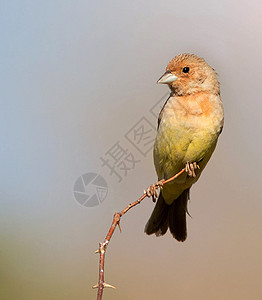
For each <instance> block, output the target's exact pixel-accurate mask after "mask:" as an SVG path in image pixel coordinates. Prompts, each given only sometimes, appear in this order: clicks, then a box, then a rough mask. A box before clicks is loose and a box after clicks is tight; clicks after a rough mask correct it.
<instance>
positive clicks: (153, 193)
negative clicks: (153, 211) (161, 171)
mask: <svg viewBox="0 0 262 300" xmlns="http://www.w3.org/2000/svg"><path fill="white" fill-rule="evenodd" d="M163 182H164V180H159V181H158V182H156V183H155V184H151V185H150V187H148V188H147V189H146V190H145V191H144V193H145V194H146V195H147V197H149V198H150V197H152V200H153V202H156V199H157V198H158V196H159V195H158V191H157V189H158V188H159V187H160V188H162V187H163Z"/></svg>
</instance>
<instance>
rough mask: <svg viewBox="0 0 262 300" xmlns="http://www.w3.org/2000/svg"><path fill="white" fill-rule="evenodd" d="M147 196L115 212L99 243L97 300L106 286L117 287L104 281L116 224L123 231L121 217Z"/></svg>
mask: <svg viewBox="0 0 262 300" xmlns="http://www.w3.org/2000/svg"><path fill="white" fill-rule="evenodd" d="M184 172H185V168H184V169H182V170H181V171H180V172H178V173H177V174H176V175H174V176H173V177H171V178H169V179H163V180H162V185H164V184H166V183H168V182H170V181H172V180H174V179H176V178H177V177H178V176H180V175H181V174H182V173H184ZM158 187H159V185H158V184H155V188H156V189H157V188H158ZM146 197H147V194H146V193H144V194H143V195H142V196H141V197H140V198H139V199H138V200H136V201H135V202H133V203H131V204H129V205H128V206H127V207H126V208H124V209H123V210H122V211H121V212H118V213H115V214H114V218H113V222H112V224H111V227H110V229H109V231H108V234H107V236H106V238H105V240H104V242H103V243H99V248H98V250H96V251H95V253H99V255H100V259H99V279H98V283H97V284H96V285H94V286H93V288H98V292H97V300H102V295H103V290H104V288H106V287H108V288H113V289H115V287H114V286H113V285H111V284H108V283H105V281H104V266H105V254H106V248H107V246H108V244H109V242H110V240H111V237H112V236H113V233H114V231H115V229H116V226H119V229H120V231H121V227H120V219H121V217H122V216H123V215H124V214H126V213H127V212H128V211H129V210H130V209H131V208H133V207H134V206H136V205H137V204H139V203H140V202H142V201H143V200H144V199H145V198H146Z"/></svg>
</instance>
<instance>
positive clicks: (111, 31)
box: [0, 0, 262, 300]
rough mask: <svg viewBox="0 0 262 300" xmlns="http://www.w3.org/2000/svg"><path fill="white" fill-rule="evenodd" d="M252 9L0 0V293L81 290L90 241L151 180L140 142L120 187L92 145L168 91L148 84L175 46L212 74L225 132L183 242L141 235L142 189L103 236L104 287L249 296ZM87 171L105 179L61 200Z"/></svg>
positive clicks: (86, 291) (132, 294)
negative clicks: (87, 193)
mask: <svg viewBox="0 0 262 300" xmlns="http://www.w3.org/2000/svg"><path fill="white" fill-rule="evenodd" d="M261 15H262V4H261V2H260V1H254V0H253V1H252V0H251V1H248V3H247V1H239V0H238V1H226V0H220V1H213V2H212V1H207V0H202V1H201V0H199V1H192V0H190V1H184V3H183V1H174V0H172V1H137V0H135V1H97V2H95V1H66V0H63V1H62V0H60V1H1V2H0V32H1V43H0V65H1V72H0V77H1V88H0V99H1V110H0V115H1V117H0V122H1V124H0V130H1V154H0V157H1V167H0V173H1V183H0V185H1V187H0V193H1V200H0V201H1V211H0V220H1V221H0V238H1V250H0V260H1V261H0V262H1V267H0V298H1V299H2V300H18V299H19V300H20V299H21V300H23V299H30V300H31V299H40V300H41V299H49V300H56V299H59V300H60V299H62V300H64V299H65V300H67V299H79V300H82V299H83V300H84V299H96V293H97V291H96V290H92V289H91V286H92V285H94V284H96V282H97V279H98V258H99V257H98V255H97V256H95V255H94V254H93V253H94V250H96V249H97V245H98V242H100V241H103V239H104V237H105V234H106V233H107V230H108V228H109V225H110V224H111V220H112V216H113V213H114V212H115V211H118V210H120V209H122V208H124V207H125V205H126V204H128V203H130V202H132V201H134V200H135V199H137V198H138V197H139V196H140V195H141V192H142V191H143V190H144V188H146V187H147V186H148V185H149V184H150V183H152V182H155V180H156V175H155V171H154V167H153V162H152V155H151V153H150V154H148V155H147V156H146V157H145V158H143V157H142V156H139V155H138V158H139V159H141V162H140V163H139V164H137V165H136V167H135V169H134V170H132V171H130V172H129V173H128V176H127V178H125V179H124V180H123V181H122V182H121V183H118V182H117V180H116V178H115V177H114V176H110V174H109V171H108V169H106V168H102V167H101V161H100V156H103V155H104V154H105V152H106V151H107V150H108V149H109V148H110V147H111V146H112V145H113V144H114V143H115V142H116V141H118V140H120V141H121V142H123V143H125V142H126V141H125V140H124V134H125V133H126V132H127V131H128V130H129V129H130V128H131V127H132V126H133V125H134V124H135V123H136V122H137V121H138V120H139V119H140V118H141V117H142V116H148V112H149V109H150V108H151V107H152V106H153V105H154V104H155V103H156V102H157V101H158V100H159V99H160V98H161V97H162V96H163V95H164V94H165V93H166V92H167V87H166V86H158V85H156V84H155V82H156V80H157V79H158V78H159V77H160V76H161V75H162V73H163V71H164V69H165V66H166V64H167V62H168V61H169V60H170V59H171V58H172V57H174V56H175V55H177V54H179V53H182V52H192V53H195V54H197V55H199V56H202V57H204V58H205V59H206V60H207V62H208V63H209V64H210V65H211V66H212V67H214V68H215V69H216V71H217V72H218V73H219V75H220V77H219V80H220V82H221V94H222V99H223V102H224V107H225V127H224V131H223V134H222V136H221V137H220V140H219V143H218V147H217V149H216V151H215V154H214V156H213V158H212V159H211V161H210V163H209V165H208V167H207V168H206V170H205V172H204V173H203V175H202V177H201V179H200V181H199V182H198V184H197V185H195V186H194V187H193V188H192V191H191V201H190V204H189V211H190V213H191V215H192V218H188V232H189V234H188V239H187V241H186V242H185V243H178V242H176V241H175V240H174V239H173V238H172V237H171V235H170V234H167V235H166V236H164V237H162V238H156V237H153V236H150V237H148V236H146V235H145V234H144V233H143V230H144V225H145V223H146V221H147V219H148V217H149V215H150V213H151V211H152V209H153V204H152V202H151V200H145V201H144V202H143V204H141V205H140V206H139V207H137V208H135V209H134V210H132V211H131V212H130V213H128V214H127V215H126V216H125V217H124V218H123V220H122V230H123V233H122V234H121V235H120V234H119V231H118V230H117V231H116V232H115V235H114V237H113V239H112V241H111V243H110V246H109V248H108V252H107V257H106V269H105V272H106V273H105V278H106V281H107V282H108V283H110V284H113V285H116V286H117V290H108V289H107V290H105V292H104V298H105V299H156V300H157V299H201V300H202V299H214V300H216V299H219V300H220V299H223V300H224V299H228V300H229V299H230V300H233V299H236V300H241V299H252V300H255V299H257V300H260V299H262V284H261V282H262V258H261V256H262V255H261V254H262V218H261V216H262V201H261V194H262V184H261V183H262V182H261V168H262V163H261V161H262V160H261V145H262V142H261V130H262V126H261V125H262V122H261V114H262V104H261V102H262V99H261V95H260V90H261V85H262V71H261V70H262V59H261V53H262V42H261V36H262V19H261ZM126 145H127V144H126ZM128 148H129V150H130V151H132V152H134V154H137V152H135V149H134V148H132V147H131V146H130V145H128ZM87 172H98V173H100V174H101V175H102V176H104V178H105V179H106V181H107V184H108V187H109V191H108V195H107V198H106V200H105V201H104V202H103V203H102V204H101V205H100V206H97V207H94V208H86V207H82V206H81V205H79V204H78V203H77V202H76V200H75V199H74V196H73V185H74V183H75V181H76V179H77V178H78V177H79V176H80V175H82V174H84V173H87Z"/></svg>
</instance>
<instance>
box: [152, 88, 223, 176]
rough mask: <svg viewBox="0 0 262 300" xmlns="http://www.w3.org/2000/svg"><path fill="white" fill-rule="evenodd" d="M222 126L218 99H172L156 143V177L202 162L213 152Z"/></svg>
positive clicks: (200, 97)
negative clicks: (187, 164) (210, 151)
mask: <svg viewBox="0 0 262 300" xmlns="http://www.w3.org/2000/svg"><path fill="white" fill-rule="evenodd" d="M222 126H223V107H222V103H221V100H220V97H219V96H215V95H206V94H199V95H192V96H191V95H190V96H187V97H171V98H170V99H169V100H168V102H167V103H166V105H165V107H164V108H163V112H162V116H161V120H160V125H159V129H158V134H157V137H156V141H155V147H154V159H155V165H156V169H157V171H158V173H159V174H158V175H159V176H160V177H161V174H160V173H161V172H162V173H163V172H164V173H165V174H169V173H170V174H174V172H176V171H179V170H180V169H181V168H182V167H183V166H184V163H185V162H187V161H192V162H193V161H199V160H201V159H202V158H203V157H204V156H205V155H206V154H207V152H208V151H209V149H213V145H214V143H216V141H217V138H218V135H219V133H220V131H221V128H222ZM213 150H214V149H213ZM213 150H212V152H213ZM211 154H212V153H211ZM157 164H158V166H157ZM174 168H175V169H176V170H174Z"/></svg>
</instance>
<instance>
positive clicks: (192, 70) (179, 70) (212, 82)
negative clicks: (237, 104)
mask: <svg viewBox="0 0 262 300" xmlns="http://www.w3.org/2000/svg"><path fill="white" fill-rule="evenodd" d="M158 83H164V84H168V85H169V87H170V89H171V91H172V92H173V93H174V94H175V95H177V96H185V95H189V94H195V93H199V92H210V91H212V92H213V93H214V92H215V93H217V94H219V83H218V81H217V78H216V73H215V71H214V70H213V69H212V68H211V67H210V66H209V65H208V64H207V63H206V62H205V61H204V59H202V58H200V57H198V56H196V55H193V54H181V55H178V56H176V57H175V58H173V59H172V60H171V61H170V62H169V63H168V65H167V67H166V73H165V74H164V75H163V76H162V77H161V78H160V79H159V80H158Z"/></svg>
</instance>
